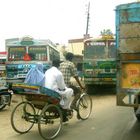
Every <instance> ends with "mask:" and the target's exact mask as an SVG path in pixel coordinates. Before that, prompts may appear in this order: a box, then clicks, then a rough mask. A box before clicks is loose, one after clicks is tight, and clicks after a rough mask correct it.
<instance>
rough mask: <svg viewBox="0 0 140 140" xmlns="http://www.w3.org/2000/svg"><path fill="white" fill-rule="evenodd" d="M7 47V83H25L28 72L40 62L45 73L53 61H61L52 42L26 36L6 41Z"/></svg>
mask: <svg viewBox="0 0 140 140" xmlns="http://www.w3.org/2000/svg"><path fill="white" fill-rule="evenodd" d="M5 45H6V51H7V58H6V80H7V83H16V82H23V81H24V79H25V77H26V74H27V73H28V71H29V70H30V69H31V68H33V67H35V66H36V63H38V62H41V63H43V65H44V72H45V71H46V70H47V69H48V68H49V67H50V66H51V62H52V60H53V59H60V53H59V51H58V50H57V47H56V45H55V44H54V43H52V42H51V41H50V40H40V39H34V38H32V37H29V36H26V37H23V38H11V39H6V41H5Z"/></svg>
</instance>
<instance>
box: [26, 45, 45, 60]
mask: <svg viewBox="0 0 140 140" xmlns="http://www.w3.org/2000/svg"><path fill="white" fill-rule="evenodd" d="M28 54H29V56H30V57H31V60H40V61H45V60H47V48H46V46H30V47H29V49H28Z"/></svg>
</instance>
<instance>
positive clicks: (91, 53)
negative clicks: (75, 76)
mask: <svg viewBox="0 0 140 140" xmlns="http://www.w3.org/2000/svg"><path fill="white" fill-rule="evenodd" d="M83 76H84V83H85V85H86V87H87V89H89V87H91V86H92V87H93V86H95V87H96V86H97V85H109V86H110V85H113V86H115V85H116V42H115V39H114V38H111V37H108V38H107V37H105V38H103V37H102V38H98V39H94V38H89V39H86V40H85V41H84V57H83Z"/></svg>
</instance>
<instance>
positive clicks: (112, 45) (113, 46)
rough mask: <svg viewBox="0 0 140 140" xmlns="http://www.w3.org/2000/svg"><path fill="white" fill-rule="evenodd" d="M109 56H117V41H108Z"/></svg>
mask: <svg viewBox="0 0 140 140" xmlns="http://www.w3.org/2000/svg"><path fill="white" fill-rule="evenodd" d="M108 56H109V58H116V43H115V41H109V42H108Z"/></svg>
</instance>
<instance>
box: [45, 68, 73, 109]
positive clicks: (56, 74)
mask: <svg viewBox="0 0 140 140" xmlns="http://www.w3.org/2000/svg"><path fill="white" fill-rule="evenodd" d="M45 87H47V88H49V89H52V90H55V91H56V92H58V93H59V94H60V95H61V97H62V98H61V101H60V105H61V106H62V108H64V109H70V105H71V103H72V101H73V89H71V88H67V87H66V85H65V82H64V77H63V74H62V73H61V71H60V70H59V69H58V68H56V67H51V68H50V69H48V70H47V71H46V72H45Z"/></svg>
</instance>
